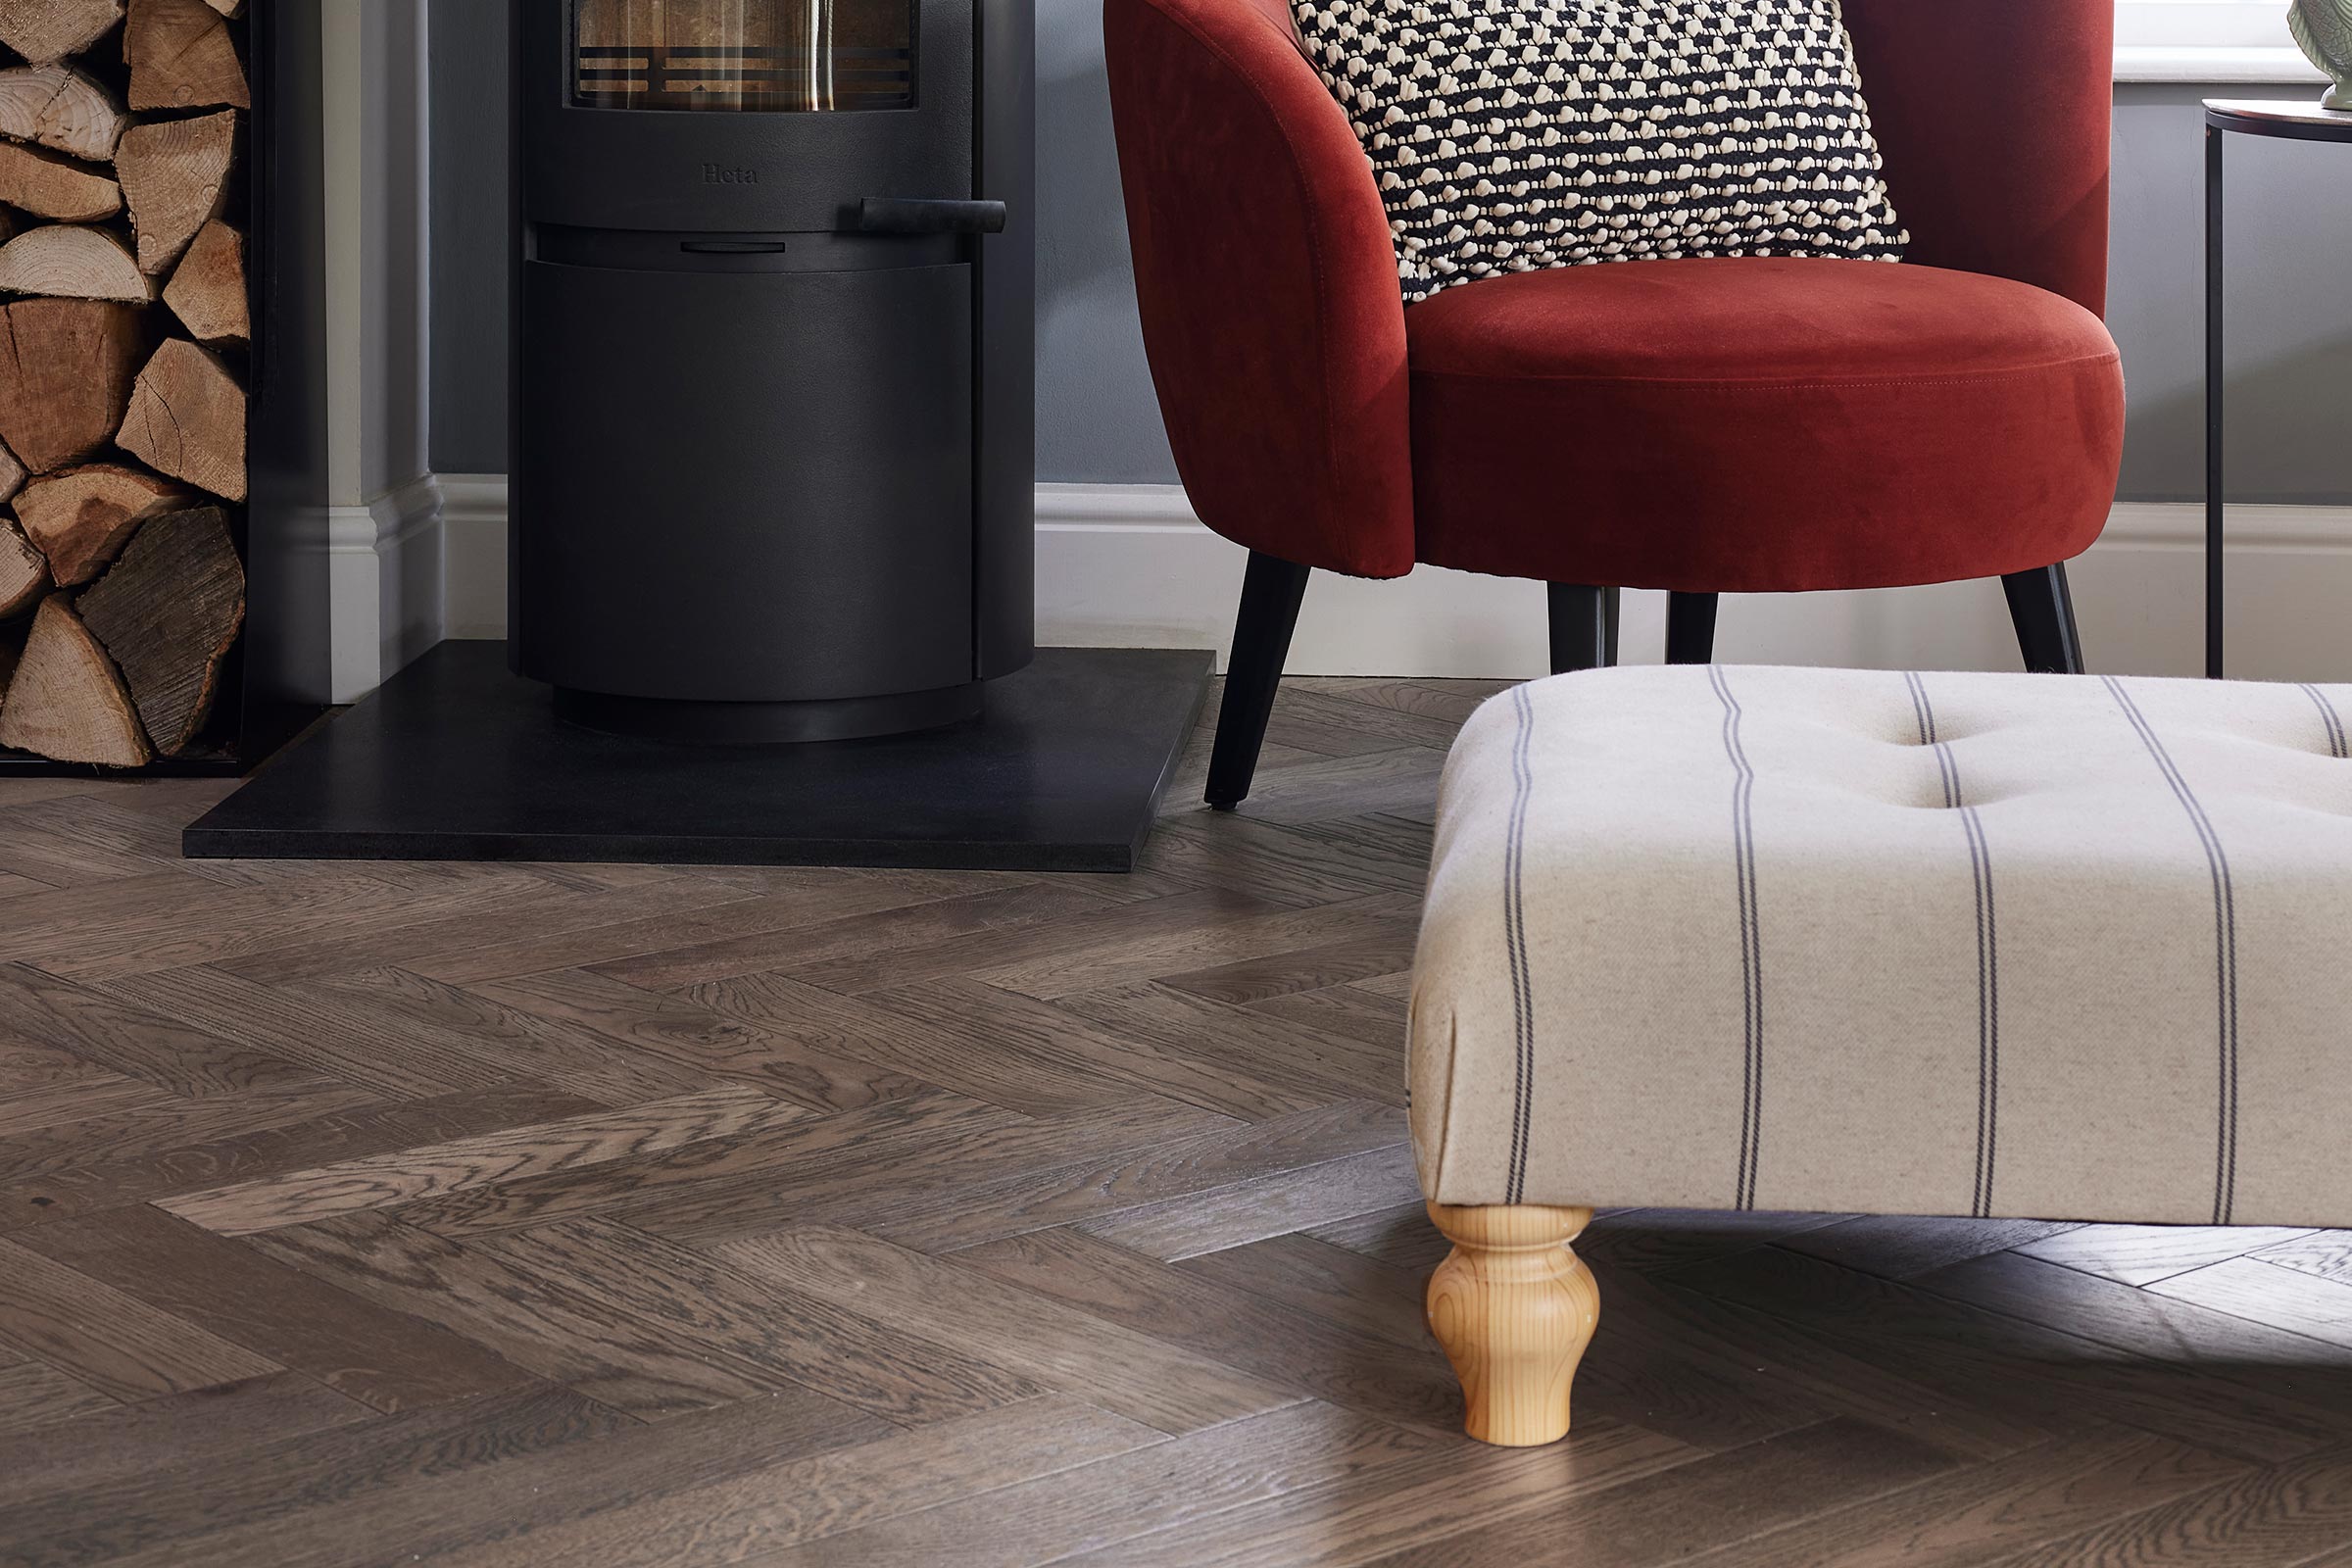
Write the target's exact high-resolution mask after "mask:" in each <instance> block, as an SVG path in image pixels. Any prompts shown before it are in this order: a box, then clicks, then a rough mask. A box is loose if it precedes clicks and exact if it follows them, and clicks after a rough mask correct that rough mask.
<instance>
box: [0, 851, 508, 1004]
mask: <svg viewBox="0 0 2352 1568" xmlns="http://www.w3.org/2000/svg"><path fill="white" fill-rule="evenodd" d="M474 873H475V874H470V875H466V876H463V877H451V876H448V875H447V874H445V873H433V872H431V871H430V870H429V868H428V870H426V871H424V872H412V873H409V874H405V875H404V874H402V872H401V871H400V870H399V869H398V868H392V869H387V868H383V867H369V868H367V869H364V870H354V869H351V868H348V867H345V868H339V869H336V870H332V871H323V870H318V869H313V870H311V871H310V872H308V873H307V874H289V875H286V876H283V877H279V878H275V879H272V880H270V881H269V882H267V883H264V884H261V885H258V886H253V887H230V888H221V887H219V886H215V885H210V884H207V883H206V882H205V881H204V880H203V879H202V878H197V877H192V876H189V875H185V874H182V873H179V872H169V873H165V874H163V875H161V876H156V877H137V878H131V879H128V880H125V881H120V882H104V883H97V884H93V885H91V886H88V887H83V888H77V889H73V890H70V891H68V892H66V893H63V894H60V895H57V896H55V897H51V898H44V899H43V900H42V901H41V905H42V910H43V914H44V920H43V922H42V924H41V925H40V926H38V927H37V928H34V929H31V930H24V931H9V930H6V929H0V957H12V958H21V959H27V960H30V961H32V962H34V963H36V964H38V965H39V966H40V967H41V968H43V969H46V970H48V971H49V972H50V973H52V974H56V975H59V976H61V977H63V978H66V979H88V980H110V979H118V978H121V977H123V976H124V975H133V974H146V973H149V972H151V971H153V970H157V969H179V968H186V967H188V966H190V965H193V964H200V963H217V962H220V961H221V960H223V959H228V958H235V957H240V956H244V955H246V954H249V953H259V952H262V951H264V950H266V949H268V948H271V947H276V946H279V945H282V944H285V943H287V942H291V941H309V940H311V939H312V938H313V937H315V936H316V935H317V934H318V932H319V930H320V929H321V928H324V927H335V928H340V929H342V930H343V931H345V932H347V933H350V934H353V935H358V934H361V933H364V932H368V931H377V930H388V929H394V928H397V927H399V926H403V925H411V924H414V923H416V922H417V920H419V919H423V918H429V917H431V916H434V915H437V914H443V913H453V912H460V911H463V910H465V909H466V908H468V907H478V906H480V905H482V904H484V903H486V902H489V901H492V900H495V899H497V898H499V897H503V896H504V895H506V894H508V893H511V892H513V891H514V890H515V888H517V887H524V886H528V885H529V883H530V881H531V877H530V875H529V873H527V872H521V871H515V870H510V869H506V868H503V867H477V868H474Z"/></svg>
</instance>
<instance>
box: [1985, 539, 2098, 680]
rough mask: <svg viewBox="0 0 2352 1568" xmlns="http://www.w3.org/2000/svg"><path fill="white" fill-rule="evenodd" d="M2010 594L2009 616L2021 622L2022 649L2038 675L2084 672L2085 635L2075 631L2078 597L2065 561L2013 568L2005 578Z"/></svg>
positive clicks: (2004, 586)
mask: <svg viewBox="0 0 2352 1568" xmlns="http://www.w3.org/2000/svg"><path fill="white" fill-rule="evenodd" d="M2001 590H2002V591H2003V592H2004V593H2006V594H2007V595H2008V596H2009V618H2010V619H2011V620H2012V621H2014V622H2016V624H2017V647H2018V652H2020V653H2022V654H2024V655H2025V656H2026V668H2027V669H2028V670H2030V671H2032V672H2033V673H2034V674H2036V675H2080V674H2082V673H2083V667H2082V638H2081V636H2079V635H2078V634H2077V633H2076V631H2075V598H2074V595H2073V594H2072V593H2070V592H2068V590H2067V586H2066V567H2065V566H2064V565H2056V566H2043V567H2040V568H2039V569H2037V570H2034V571H2013V572H2011V573H2009V575H2008V576H2006V577H2003V578H2002V579H2001Z"/></svg>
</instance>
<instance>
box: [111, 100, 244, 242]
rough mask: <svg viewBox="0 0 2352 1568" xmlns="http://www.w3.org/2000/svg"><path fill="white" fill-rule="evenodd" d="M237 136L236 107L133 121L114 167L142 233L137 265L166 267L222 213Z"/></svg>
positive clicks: (134, 222)
mask: <svg viewBox="0 0 2352 1568" xmlns="http://www.w3.org/2000/svg"><path fill="white" fill-rule="evenodd" d="M236 140H237V116H236V111H234V110H231V109H223V110H221V112H220V113H219V114H213V115H198V116H196V117H195V118H193V119H190V120H163V121H157V122H155V123H151V124H144V125H133V126H131V127H130V129H129V130H127V131H125V132H123V144H122V146H121V147H120V148H118V149H117V150H116V153H115V173H116V175H117V177H119V178H120V179H121V180H122V182H123V201H124V202H125V203H127V204H128V205H129V208H130V226H131V228H132V230H133V231H134V232H135V233H136V234H137V235H138V239H139V266H140V268H141V269H142V270H146V271H148V272H150V273H156V272H163V271H166V270H170V268H171V266H172V263H173V262H176V261H178V260H179V253H180V252H181V251H184V250H186V249H187V248H188V241H190V240H192V239H194V238H195V237H196V231H197V230H198V229H200V228H202V227H204V225H205V224H206V223H209V222H211V221H213V219H214V218H215V217H217V216H218V215H219V214H220V211H221V197H222V195H223V192H224V189H225V184H226V181H227V179H228V167H229V162H230V160H231V159H232V158H233V157H234V156H235V150H236Z"/></svg>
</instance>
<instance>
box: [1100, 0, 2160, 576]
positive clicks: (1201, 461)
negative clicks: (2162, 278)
mask: <svg viewBox="0 0 2352 1568" xmlns="http://www.w3.org/2000/svg"><path fill="white" fill-rule="evenodd" d="M1844 8H1845V15H1846V21H1847V24H1848V25H1849V27H1850V28H1851V30H1852V32H1853V36H1854V47H1855V51H1856V54H1857V56H1858V58H1859V61H1860V66H1861V73H1862V79H1863V82H1864V84H1865V86H1866V87H1867V89H1868V90H1869V93H1870V103H1871V112H1872V118H1873V123H1874V125H1875V127H1876V130H1877V133H1878V137H1879V141H1880V145H1881V147H1882V149H1883V150H1884V152H1885V154H1886V161H1887V185H1888V188H1889V190H1890V192H1891V194H1892V196H1893V199H1894V203H1895V208H1896V210H1897V211H1898V212H1899V213H1900V214H1901V215H1902V218H1903V221H1904V222H1905V224H1906V225H1907V226H1908V227H1909V228H1910V230H1911V233H1912V236H1913V244H1912V248H1911V252H1910V256H1911V260H1912V261H1913V262H1916V263H1919V264H1922V265H1926V266H1934V267H1947V268H1953V269H1957V270H1965V271H1977V272H1987V273H1993V274H1996V275H2000V276H2004V277H2012V278H2016V279H2018V280H2020V281H2022V282H2027V283H2033V284H2034V285H2036V286H2038V287H2041V288H2046V289H2049V290H2051V291H2053V292H2056V293H2059V294H2063V295H2065V296H2067V297H2068V298H2071V299H2073V300H2075V301H2077V302H2078V303H2080V304H2082V305H2083V306H2085V307H2087V308H2089V309H2090V310H2092V311H2099V310H2101V309H2102V307H2103V306H2104V303H2105V299H2106V284H2107V187H2108V171H2109V147H2108V126H2109V121H2110V116H2111V113H2112V109H2111V105H2112V96H2113V89H2112V86H2111V79H2112V49H2113V40H2114V26H2115V7H2114V0H1968V3H1967V4H1964V5H1963V4H1951V3H1939V0H1844ZM1103 37H1104V53H1105V56H1106V60H1107V64H1108V67H1109V75H1110V93H1111V109H1112V116H1113V121H1114V123H1115V126H1116V129H1117V133H1118V141H1119V167H1120V172H1121V175H1122V178H1123V180H1124V182H1125V187H1126V201H1127V221H1128V230H1129V237H1130V242H1131V244H1132V247H1133V252H1134V258H1135V274H1136V289H1137V294H1138V298H1139V302H1140V304H1141V307H1142V313H1143V323H1144V336H1145V343H1146V347H1147V348H1148V350H1149V351H1150V355H1151V360H1152V377H1153V380H1154V382H1155V384H1156V385H1157V387H1158V390H1159V399H1160V408H1161V411H1162V414H1163V416H1164V417H1165V418H1166V421H1167V427H1168V437H1169V441H1170V443H1171V445H1172V446H1173V447H1174V449H1175V453H1176V463H1177V467H1178V470H1179V472H1180V473H1181V474H1182V476H1183V478H1184V482H1185V486H1186V488H1187V490H1188V491H1189V492H1190V493H1191V496H1192V498H1193V503H1194V505H1195V507H1196V508H1197V509H1198V510H1199V512H1200V515H1201V519H1202V520H1203V521H1205V522H1206V523H1208V525H1209V526H1211V527H1212V528H1215V529H1216V530H1217V531H1218V532H1219V533H1222V534H1224V535H1225V536H1226V537H1228V538H1230V539H1233V540H1235V541H1237V542H1238V543H1241V544H1243V545H1246V546H1248V547H1249V548H1250V549H1252V550H1260V551H1264V552H1266V553H1268V554H1270V555H1275V556H1279V557H1281V558H1283V559H1284V560H1287V561H1291V562H1295V563H1298V564H1300V565H1306V566H1313V567H1318V568H1322V569H1327V570H1334V571H1344V572H1351V573H1354V574H1356V575H1359V576H1375V577H1393V576H1400V575H1402V574H1403V573H1404V572H1406V571H1409V570H1410V569H1411V568H1412V564H1413V560H1414V549H1413V519H1412V462H1411V407H1410V402H1411V397H1410V389H1409V380H1408V375H1407V365H1406V349H1405V329H1404V308H1403V305H1402V302H1401V296H1400V293H1399V290H1398V286H1397V270H1396V256H1395V251H1394V248H1393V242H1392V240H1391V238H1390V233H1389V224H1388V215H1387V213H1386V212H1385V210H1384V209H1383V207H1382V205H1381V200H1380V193H1379V189H1378V187H1377V186H1376V185H1375V183H1374V181H1373V177H1372V172H1371V167H1370V165H1369V163H1368V162H1367V161H1366V159H1365V157H1364V154H1363V150H1362V148H1361V147H1359V146H1358V145H1357V143H1356V140H1355V136H1354V133H1353V131H1352V130H1351V129H1350V128H1349V127H1348V119H1347V116H1346V114H1345V113H1344V112H1343V111H1342V110H1341V108H1340V107H1339V105H1338V103H1337V102H1336V101H1334V99H1333V98H1332V97H1331V94H1330V93H1329V91H1328V90H1326V89H1325V87H1324V86H1323V83H1322V80H1321V78H1320V77H1319V76H1317V74H1316V73H1315V70H1314V67H1313V66H1312V65H1311V64H1310V63H1309V62H1308V61H1307V59H1306V57H1305V55H1304V54H1303V53H1302V52H1301V50H1300V47H1299V41H1298V34H1297V31H1296V28H1295V27H1294V25H1293V24H1292V22H1291V15H1290V10H1289V8H1288V6H1287V5H1286V4H1285V0H1104V7H1103Z"/></svg>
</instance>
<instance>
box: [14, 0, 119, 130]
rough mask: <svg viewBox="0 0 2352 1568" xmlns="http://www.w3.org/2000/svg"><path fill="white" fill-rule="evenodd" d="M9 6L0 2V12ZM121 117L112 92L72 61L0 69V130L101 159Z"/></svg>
mask: <svg viewBox="0 0 2352 1568" xmlns="http://www.w3.org/2000/svg"><path fill="white" fill-rule="evenodd" d="M8 9H9V8H8V7H6V6H0V16H4V15H6V14H7V13H8ZM124 123H125V121H124V118H123V106H122V105H121V104H118V103H116V102H115V99H114V95H113V94H112V93H110V92H108V91H107V90H106V89H105V88H104V87H101V86H100V85H98V83H96V82H95V81H92V80H91V79H90V78H89V77H87V76H85V75H83V74H82V73H80V72H78V71H75V70H73V69H72V68H71V67H68V66H33V67H29V68H25V69H22V70H17V71H0V136H6V137H8V138H9V139H10V140H12V141H34V142H39V143H40V144H41V145H42V146H44V147H54V148H56V149H57V150H58V151H59V152H61V153H70V154H72V155H73V157H75V158H86V159H89V160H91V161H92V162H94V163H104V162H105V161H106V160H107V159H109V158H112V157H114V156H115V147H116V144H117V143H118V142H120V141H121V140H122V139H123V125H124Z"/></svg>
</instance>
